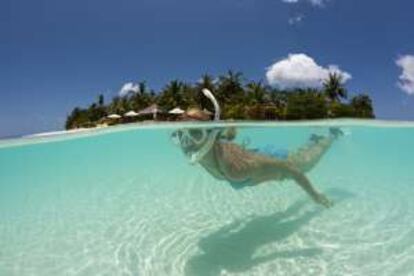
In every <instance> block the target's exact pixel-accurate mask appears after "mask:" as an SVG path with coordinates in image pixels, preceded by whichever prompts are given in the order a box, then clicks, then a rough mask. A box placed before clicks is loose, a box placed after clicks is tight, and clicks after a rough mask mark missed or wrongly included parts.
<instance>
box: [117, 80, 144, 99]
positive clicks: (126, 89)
mask: <svg viewBox="0 0 414 276" xmlns="http://www.w3.org/2000/svg"><path fill="white" fill-rule="evenodd" d="M138 91H139V86H138V84H135V83H132V82H127V83H125V84H124V85H123V86H122V88H121V90H119V92H118V95H119V96H121V97H124V96H127V95H128V94H135V93H138Z"/></svg>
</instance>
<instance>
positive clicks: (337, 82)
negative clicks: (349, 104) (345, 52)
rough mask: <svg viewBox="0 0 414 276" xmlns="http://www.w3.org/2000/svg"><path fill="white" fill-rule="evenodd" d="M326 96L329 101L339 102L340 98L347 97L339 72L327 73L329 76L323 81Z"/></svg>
mask: <svg viewBox="0 0 414 276" xmlns="http://www.w3.org/2000/svg"><path fill="white" fill-rule="evenodd" d="M323 88H324V92H325V95H326V97H327V98H328V99H329V100H330V101H331V102H340V101H341V99H346V98H347V94H348V93H347V91H346V88H345V86H344V82H343V77H342V75H341V74H340V73H337V72H333V73H329V77H328V79H327V80H325V81H324V83H323Z"/></svg>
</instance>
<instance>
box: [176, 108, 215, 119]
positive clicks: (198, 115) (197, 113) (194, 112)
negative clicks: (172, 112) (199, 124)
mask: <svg viewBox="0 0 414 276" xmlns="http://www.w3.org/2000/svg"><path fill="white" fill-rule="evenodd" d="M183 119H184V120H197V121H209V120H211V116H210V114H208V113H207V112H205V111H203V110H201V109H199V108H197V107H191V108H189V109H187V111H186V112H185V113H184V114H183Z"/></svg>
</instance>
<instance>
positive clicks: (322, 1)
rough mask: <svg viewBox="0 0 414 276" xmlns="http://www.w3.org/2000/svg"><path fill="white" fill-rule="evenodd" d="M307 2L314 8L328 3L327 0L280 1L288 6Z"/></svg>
mask: <svg viewBox="0 0 414 276" xmlns="http://www.w3.org/2000/svg"><path fill="white" fill-rule="evenodd" d="M305 1H306V2H308V3H311V4H312V5H314V6H322V5H323V4H325V3H326V2H328V1H329V0H282V2H285V3H288V4H295V3H299V2H305Z"/></svg>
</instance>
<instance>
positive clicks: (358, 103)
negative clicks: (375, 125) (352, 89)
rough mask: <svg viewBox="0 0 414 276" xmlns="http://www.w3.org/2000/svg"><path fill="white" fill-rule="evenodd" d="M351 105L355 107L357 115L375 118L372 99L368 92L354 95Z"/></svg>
mask: <svg viewBox="0 0 414 276" xmlns="http://www.w3.org/2000/svg"><path fill="white" fill-rule="evenodd" d="M350 105H351V107H352V108H353V111H354V115H355V117H358V118H368V119H372V118H375V114H374V108H373V106H372V100H371V98H370V97H369V96H368V95H367V94H361V95H357V96H355V97H353V98H352V99H351V104H350Z"/></svg>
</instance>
